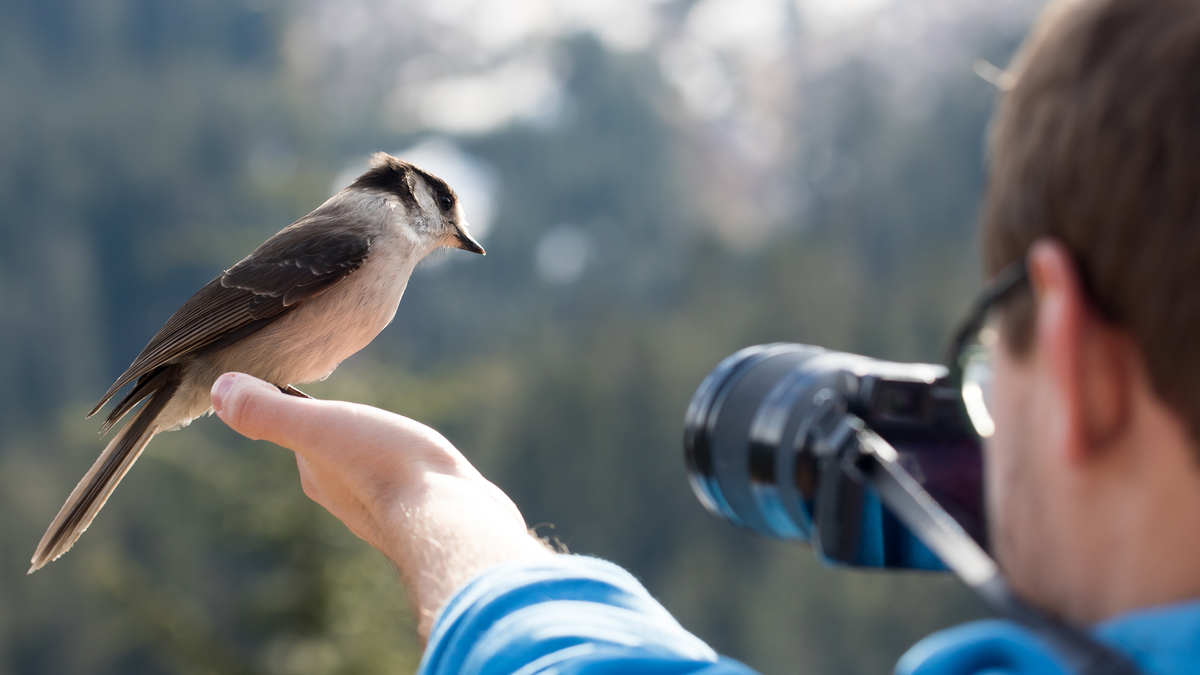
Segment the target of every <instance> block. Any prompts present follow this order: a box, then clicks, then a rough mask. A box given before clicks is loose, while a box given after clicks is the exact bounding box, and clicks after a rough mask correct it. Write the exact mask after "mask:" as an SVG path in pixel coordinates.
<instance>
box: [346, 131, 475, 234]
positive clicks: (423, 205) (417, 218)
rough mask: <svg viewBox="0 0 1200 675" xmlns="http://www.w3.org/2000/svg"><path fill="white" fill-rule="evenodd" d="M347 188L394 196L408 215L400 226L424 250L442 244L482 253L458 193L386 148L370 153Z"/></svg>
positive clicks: (444, 182) (442, 181) (439, 179)
mask: <svg viewBox="0 0 1200 675" xmlns="http://www.w3.org/2000/svg"><path fill="white" fill-rule="evenodd" d="M348 189H349V190H354V189H360V190H370V191H375V192H382V193H384V194H385V195H388V196H390V197H394V198H395V199H396V201H398V202H399V204H400V205H401V206H402V207H403V208H404V211H405V214H406V215H407V218H405V219H404V224H403V225H402V226H403V227H406V228H408V229H409V230H410V234H411V235H413V236H415V237H416V239H417V240H418V241H420V242H421V243H422V244H423V245H424V246H425V247H426V250H433V249H435V248H440V247H442V246H448V247H451V248H460V249H462V250H464V251H470V252H471V253H478V254H480V255H483V254H484V250H483V247H482V246H480V245H479V242H477V241H475V238H474V237H472V236H471V233H470V231H469V230H468V227H469V226H468V224H467V218H466V216H465V215H463V209H462V205H461V204H459V202H458V195H456V194H455V193H454V190H452V189H451V188H450V186H449V185H447V184H446V181H444V180H442V179H441V178H438V177H437V176H435V175H433V174H431V173H429V172H428V171H425V170H423V169H420V168H418V167H416V166H413V165H412V164H410V163H408V162H405V161H404V160H402V159H397V158H395V157H392V156H391V155H389V154H387V153H386V152H377V153H375V154H374V155H373V156H372V157H371V168H370V169H368V170H367V172H366V173H364V174H363V175H361V176H359V177H358V178H357V179H355V181H354V182H353V183H351V184H350V187H349V188H348Z"/></svg>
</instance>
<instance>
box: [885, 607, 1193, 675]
mask: <svg viewBox="0 0 1200 675" xmlns="http://www.w3.org/2000/svg"><path fill="white" fill-rule="evenodd" d="M1093 634H1094V636H1095V637H1096V638H1098V639H1099V640H1101V641H1102V642H1104V643H1106V644H1107V645H1109V646H1110V647H1112V648H1114V649H1116V650H1117V651H1119V652H1121V653H1122V654H1124V655H1126V656H1128V657H1129V658H1130V659H1131V660H1133V661H1134V663H1135V664H1136V665H1137V666H1138V668H1139V669H1141V670H1142V671H1143V672H1145V673H1147V674H1148V675H1151V674H1152V675H1184V674H1185V673H1187V674H1192V673H1197V672H1200V601H1194V602H1186V603H1179V604H1174V605H1162V606H1158V607H1152V608H1148V609H1144V610H1138V611H1134V612H1128V613H1126V614H1122V615H1120V616H1117V617H1114V618H1112V619H1109V620H1108V621H1105V622H1103V623H1101V624H1100V625H1098V626H1096V627H1095V628H1094V629H1093ZM979 672H996V673H1013V674H1014V675H1016V674H1020V675H1025V674H1030V675H1033V674H1038V675H1041V674H1042V673H1046V674H1047V675H1050V674H1054V675H1058V674H1060V673H1066V672H1067V671H1066V669H1065V668H1064V666H1063V664H1062V662H1061V661H1060V660H1059V659H1058V657H1057V656H1056V655H1055V654H1054V652H1053V651H1052V650H1051V649H1050V647H1049V645H1047V644H1046V643H1045V642H1044V641H1042V639H1041V638H1039V637H1038V636H1037V635H1035V634H1033V633H1031V632H1030V631H1028V630H1026V629H1024V628H1022V627H1020V626H1018V625H1016V624H1013V623H1011V622H1008V621H1000V620H991V621H976V622H972V623H968V624H963V625H961V626H955V627H953V628H949V629H946V630H943V631H939V632H937V633H934V634H933V635H930V636H929V637H927V638H925V639H924V640H921V641H920V642H918V643H917V644H916V645H914V646H913V647H912V649H910V650H909V651H908V652H907V653H906V654H905V655H904V656H903V657H902V658H901V659H900V662H899V663H897V664H896V675H967V674H970V673H979Z"/></svg>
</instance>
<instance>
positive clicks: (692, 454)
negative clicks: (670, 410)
mask: <svg viewBox="0 0 1200 675" xmlns="http://www.w3.org/2000/svg"><path fill="white" fill-rule="evenodd" d="M847 356H850V355H846V354H839V353H837V352H828V351H826V350H824V349H821V348H820V347H812V346H809V345H799V344H782V343H781V344H770V345H759V346H756V347H749V348H746V349H743V350H741V351H739V352H737V353H736V354H734V355H733V356H730V357H729V358H727V359H725V360H724V361H723V362H721V364H720V365H718V366H717V367H716V369H714V370H713V371H712V373H710V374H709V375H708V377H707V378H705V380H704V382H703V383H702V384H701V385H700V388H699V389H698V390H697V391H696V394H695V396H694V397H693V398H692V402H691V404H690V405H689V406H688V412H687V417H686V420H685V426H684V448H685V452H686V457H687V463H688V479H689V481H690V482H691V484H692V489H693V491H694V492H695V493H696V496H697V497H698V498H699V499H700V501H701V503H703V504H704V506H705V507H706V508H708V510H709V511H711V512H713V513H714V514H716V515H719V516H721V517H723V518H726V519H728V520H730V521H732V522H734V523H736V524H738V525H741V526H743V527H748V528H750V529H753V530H756V531H758V532H760V533H762V534H765V535H767V536H770V537H776V538H783V539H793V540H800V541H807V540H808V539H809V537H810V532H811V529H812V517H811V504H810V503H807V502H811V495H805V494H803V491H802V489H801V488H803V487H804V486H805V485H806V484H807V485H810V486H811V485H814V484H815V467H813V466H811V465H810V464H807V463H805V457H802V456H800V455H799V453H797V450H798V448H797V447H796V441H797V439H798V438H799V439H801V440H802V437H803V434H802V433H799V432H800V431H801V430H800V428H799V427H800V426H801V424H802V423H803V422H804V418H805V417H806V416H807V414H808V412H810V411H811V410H812V408H813V406H812V405H811V402H812V399H813V396H814V395H815V394H816V393H817V392H818V391H819V390H820V389H822V388H824V387H827V386H829V380H830V378H831V377H833V376H834V373H833V371H831V370H830V369H826V368H821V367H819V366H818V363H819V362H823V361H828V360H830V359H831V357H833V358H835V359H836V360H837V361H844V360H845V359H844V357H847ZM834 370H836V369H834ZM842 379H843V380H847V381H848V380H849V379H850V378H842ZM808 459H809V460H811V457H810V458H808Z"/></svg>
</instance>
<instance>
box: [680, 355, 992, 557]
mask: <svg viewBox="0 0 1200 675" xmlns="http://www.w3.org/2000/svg"><path fill="white" fill-rule="evenodd" d="M864 430H869V431H870V432H872V433H873V434H875V435H877V436H872V437H873V438H878V439H882V441H883V442H882V443H877V445H878V446H880V447H885V448H886V447H887V446H890V448H892V449H894V462H893V465H898V466H899V467H900V468H901V469H902V470H893V472H894V473H897V474H898V475H901V476H902V477H903V480H904V481H909V482H911V481H915V482H916V484H917V485H919V489H918V490H916V491H917V492H920V491H921V489H923V492H924V493H925V494H927V495H928V497H930V498H932V500H933V501H935V502H936V504H937V506H939V507H941V510H942V511H944V512H945V513H946V514H948V515H949V517H950V518H952V519H953V521H955V522H956V523H957V526H958V527H959V528H961V530H962V532H965V534H966V535H967V536H969V537H970V538H971V539H973V540H974V542H975V543H976V544H978V546H979V547H980V548H981V549H983V550H984V551H986V550H987V540H986V520H985V517H984V510H983V484H982V474H983V466H982V452H981V446H982V444H981V439H980V437H979V436H978V434H977V433H976V431H975V429H974V427H972V426H971V423H970V420H969V418H968V417H967V415H966V413H965V409H964V404H963V398H962V393H961V387H960V386H959V385H958V384H957V383H956V382H954V381H952V380H951V378H950V377H949V373H948V371H947V369H946V368H945V367H943V366H940V365H929V364H903V363H892V362H888V361H881V360H877V359H872V358H868V357H865V356H859V355H856V354H847V353H843V352H836V351H829V350H826V349H822V348H820V347H814V346H810V345H801V344H789V343H776V344H767V345H759V346H755V347H748V348H746V349H742V350H741V351H738V352H737V353H735V354H733V355H732V356H730V357H728V358H726V359H725V360H724V361H722V362H721V363H720V364H719V365H718V366H717V367H716V368H715V369H714V370H713V371H712V372H711V373H709V375H708V376H707V377H706V378H705V379H704V381H703V382H702V383H701V385H700V387H699V389H697V391H696V393H695V395H694V396H693V397H692V400H691V403H690V405H689V406H688V410H687V415H686V419H685V431H684V448H685V453H686V459H687V469H688V479H689V482H690V483H691V486H692V489H693V491H694V492H695V494H696V496H697V497H698V498H699V500H700V502H701V503H703V504H704V506H705V507H706V508H707V509H708V510H709V511H711V512H713V513H714V514H716V515H718V516H721V517H723V518H725V519H727V520H729V521H731V522H733V523H735V524H737V525H740V526H742V527H746V528H749V529H751V530H754V531H756V532H758V533H760V534H763V535H766V536H769V537H774V538H779V539H785V540H791V541H796V542H807V543H811V544H812V545H813V547H814V548H815V549H816V551H817V553H818V554H819V555H820V556H821V557H822V558H823V559H824V560H826V561H827V562H830V563H833V564H839V565H850V566H857V567H877V568H903V569H924V570H944V569H946V565H945V563H944V562H943V560H942V558H941V557H939V555H938V554H935V553H934V552H933V551H932V550H931V549H930V548H929V546H928V545H927V543H926V542H925V541H923V540H922V539H921V538H920V537H918V536H917V535H916V534H915V533H914V532H913V531H912V530H911V529H910V528H909V527H908V526H907V525H906V524H905V523H904V522H903V521H902V519H901V518H899V517H898V516H897V513H896V512H895V511H894V509H893V507H892V506H891V505H890V504H888V503H885V501H881V495H880V493H879V491H878V490H876V489H873V488H872V487H871V485H870V481H869V480H866V479H865V477H864V475H863V471H862V462H861V458H862V455H861V453H857V452H856V453H850V454H847V452H846V451H845V447H846V444H847V443H848V442H850V441H851V440H853V439H852V438H851V436H853V437H854V438H857V437H859V436H860V435H861V434H860V433H859V432H862V431H864ZM848 434H849V435H848ZM887 452H889V453H890V452H891V451H890V450H889V451H887ZM889 456H890V455H889ZM856 463H857V465H856ZM904 474H907V476H903V475H904ZM910 479H911V481H910ZM922 498H923V497H922ZM926 538H928V537H926Z"/></svg>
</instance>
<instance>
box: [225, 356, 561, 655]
mask: <svg viewBox="0 0 1200 675" xmlns="http://www.w3.org/2000/svg"><path fill="white" fill-rule="evenodd" d="M212 401H213V407H214V409H215V410H216V412H217V415H218V416H219V417H220V418H221V420H222V421H224V422H225V423H226V424H228V425H229V426H230V427H231V428H232V429H233V430H234V431H237V432H238V433H240V434H242V435H243V436H246V437H248V438H252V439H256V440H258V439H261V440H267V441H271V442H273V443H276V444H278V445H281V446H283V447H285V448H288V449H290V450H292V451H294V452H295V453H296V463H297V464H298V465H299V468H300V481H301V484H302V485H303V487H304V492H305V494H307V495H308V496H309V497H310V498H312V499H313V500H314V501H316V502H317V503H318V504H320V505H322V506H324V507H325V508H326V509H328V510H329V512H330V513H332V514H333V515H335V516H337V517H338V518H339V519H340V520H341V521H342V522H343V523H345V524H346V526H347V527H349V528H350V530H351V531H352V532H354V533H355V534H356V535H358V536H359V537H361V538H362V539H364V540H365V541H367V543H369V544H371V545H372V546H374V547H375V548H377V549H379V550H380V551H381V552H382V553H383V554H384V555H386V556H387V557H388V558H389V559H390V560H391V561H392V563H393V564H395V566H396V569H397V570H399V572H400V578H401V580H402V582H403V584H404V587H405V590H406V591H407V592H408V597H409V599H410V600H411V601H412V602H413V604H414V608H415V610H416V613H417V631H418V633H419V634H420V635H421V638H422V639H423V640H424V639H427V638H428V637H429V631H430V628H431V626H432V623H433V619H434V617H435V616H436V614H437V612H438V610H439V609H440V608H441V607H442V606H443V605H444V604H445V603H446V601H447V600H448V599H449V597H450V595H451V594H452V593H453V592H454V591H455V589H457V588H459V587H460V586H462V585H463V584H464V583H465V582H466V581H467V580H468V579H470V578H471V577H473V576H475V575H476V574H478V573H480V572H482V571H484V570H485V569H487V568H489V567H492V566H493V565H495V564H497V563H501V562H506V561H517V560H530V559H537V558H548V557H550V556H552V555H553V553H551V552H550V551H549V550H548V549H547V548H546V547H545V546H544V545H543V544H542V542H540V541H538V540H537V539H534V538H533V537H532V536H530V534H529V531H528V529H527V527H526V525H525V520H524V518H522V516H521V513H520V512H519V511H518V510H517V507H516V506H515V505H514V504H513V502H512V500H511V499H509V498H508V496H507V495H505V494H504V493H503V492H502V491H501V490H500V489H499V488H497V487H496V486H495V485H492V484H491V483H489V482H488V481H487V480H485V479H484V478H483V476H481V475H480V474H479V472H478V471H476V470H475V468H474V467H473V466H471V464H470V463H469V462H467V460H466V458H464V457H463V456H462V454H461V453H459V452H458V450H457V449H455V448H454V446H453V445H451V444H450V442H449V441H447V440H446V439H445V438H444V437H442V435H441V434H439V433H438V432H436V431H434V430H433V429H430V428H429V427H427V426H425V425H423V424H420V423H418V422H415V421H413V420H411V419H408V418H406V417H401V416H400V415H396V414H393V413H389V412H386V411H383V410H379V409H377V408H372V407H369V406H364V405H358V404H354V403H343V402H336V401H320V400H315V399H302V398H297V397H294V396H288V395H286V394H283V393H282V392H280V391H279V389H278V388H277V387H275V386H273V385H270V384H267V383H266V382H263V381H262V380H259V379H256V378H254V377H251V376H249V375H244V374H242V373H227V374H225V375H222V376H221V377H220V378H219V379H218V380H217V381H216V383H215V384H214V385H213V389H212Z"/></svg>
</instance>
